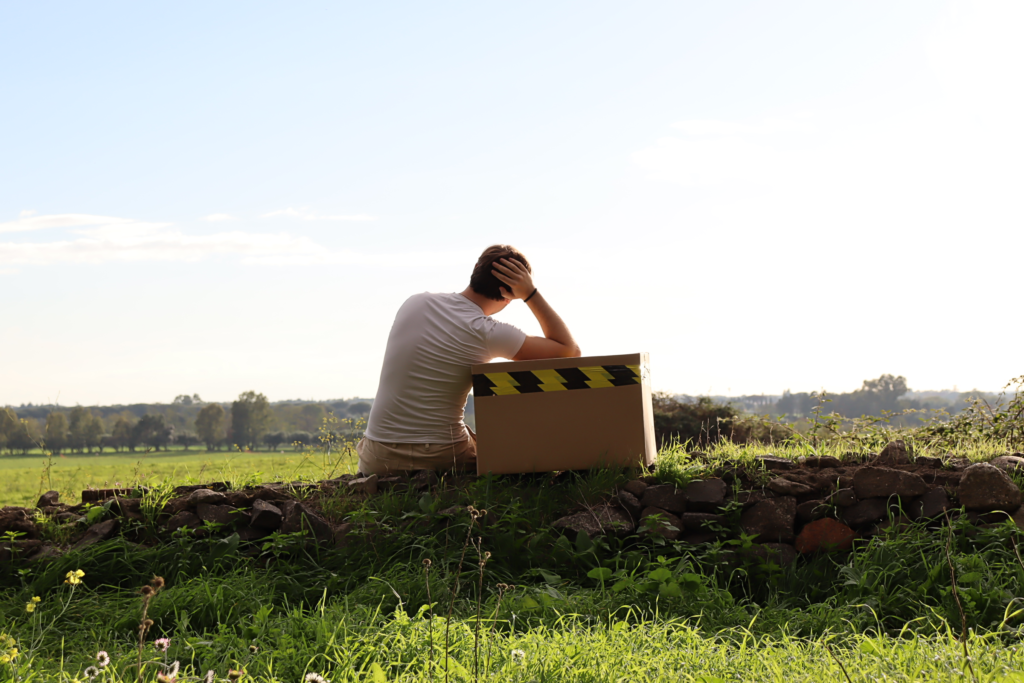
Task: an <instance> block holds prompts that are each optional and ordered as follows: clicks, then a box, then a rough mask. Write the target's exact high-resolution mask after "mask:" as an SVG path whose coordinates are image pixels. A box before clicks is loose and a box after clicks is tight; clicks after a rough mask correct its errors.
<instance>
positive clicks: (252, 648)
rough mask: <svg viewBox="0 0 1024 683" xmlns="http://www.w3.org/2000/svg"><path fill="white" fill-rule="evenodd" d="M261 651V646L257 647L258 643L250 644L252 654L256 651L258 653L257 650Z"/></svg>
mask: <svg viewBox="0 0 1024 683" xmlns="http://www.w3.org/2000/svg"><path fill="white" fill-rule="evenodd" d="M259 651H260V649H259V648H258V647H257V646H256V645H250V646H249V652H250V654H256V653H257V652H259Z"/></svg>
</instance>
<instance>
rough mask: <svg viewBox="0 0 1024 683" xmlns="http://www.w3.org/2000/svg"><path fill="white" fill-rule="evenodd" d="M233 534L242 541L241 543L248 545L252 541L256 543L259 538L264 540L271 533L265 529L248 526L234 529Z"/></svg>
mask: <svg viewBox="0 0 1024 683" xmlns="http://www.w3.org/2000/svg"><path fill="white" fill-rule="evenodd" d="M235 533H236V534H238V540H240V541H242V542H243V543H250V542H252V541H258V540H260V539H261V538H266V537H267V536H269V535H270V534H271V533H272V532H270V531H268V530H267V529H257V528H256V527H254V526H251V525H250V526H243V527H241V528H239V529H236V530H235Z"/></svg>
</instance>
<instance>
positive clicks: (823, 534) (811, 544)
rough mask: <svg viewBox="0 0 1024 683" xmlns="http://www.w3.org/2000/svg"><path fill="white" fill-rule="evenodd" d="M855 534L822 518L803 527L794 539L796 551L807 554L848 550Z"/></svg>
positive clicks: (845, 527)
mask: <svg viewBox="0 0 1024 683" xmlns="http://www.w3.org/2000/svg"><path fill="white" fill-rule="evenodd" d="M856 536H857V534H856V533H855V532H854V530H853V529H851V528H850V527H848V526H846V525H845V524H843V523H842V522H840V521H839V520H836V519H832V518H831V517H822V518H821V519H818V520H815V521H813V522H811V523H810V524H808V525H807V526H805V527H804V528H803V529H802V530H801V531H800V535H799V536H797V537H796V543H795V544H794V545H795V546H796V550H797V552H799V553H803V554H805V555H806V554H808V553H816V552H818V551H821V550H824V551H832V550H849V549H850V546H851V545H852V544H853V539H854V538H856Z"/></svg>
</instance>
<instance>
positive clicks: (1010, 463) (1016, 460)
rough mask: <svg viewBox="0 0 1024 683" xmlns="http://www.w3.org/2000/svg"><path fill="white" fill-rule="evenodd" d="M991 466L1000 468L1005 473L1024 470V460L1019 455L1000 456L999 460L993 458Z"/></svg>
mask: <svg viewBox="0 0 1024 683" xmlns="http://www.w3.org/2000/svg"><path fill="white" fill-rule="evenodd" d="M989 464H990V465H993V466H994V467H998V468H999V469H1001V470H1003V471H1004V472H1012V471H1013V470H1024V458H1022V457H1020V456H1019V455H1000V456H999V457H997V458H992V460H991V461H990V463H989Z"/></svg>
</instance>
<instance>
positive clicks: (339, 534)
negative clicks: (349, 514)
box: [334, 522, 354, 548]
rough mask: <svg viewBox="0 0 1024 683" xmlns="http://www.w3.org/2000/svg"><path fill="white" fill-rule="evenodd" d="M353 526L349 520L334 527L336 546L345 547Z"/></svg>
mask: <svg viewBox="0 0 1024 683" xmlns="http://www.w3.org/2000/svg"><path fill="white" fill-rule="evenodd" d="M353 528H354V527H353V526H352V525H351V524H349V523H348V522H343V523H342V524H339V525H338V526H336V527H334V546H335V547H336V548H344V547H345V546H346V545H347V544H348V535H349V533H350V532H351V531H352V529H353Z"/></svg>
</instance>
